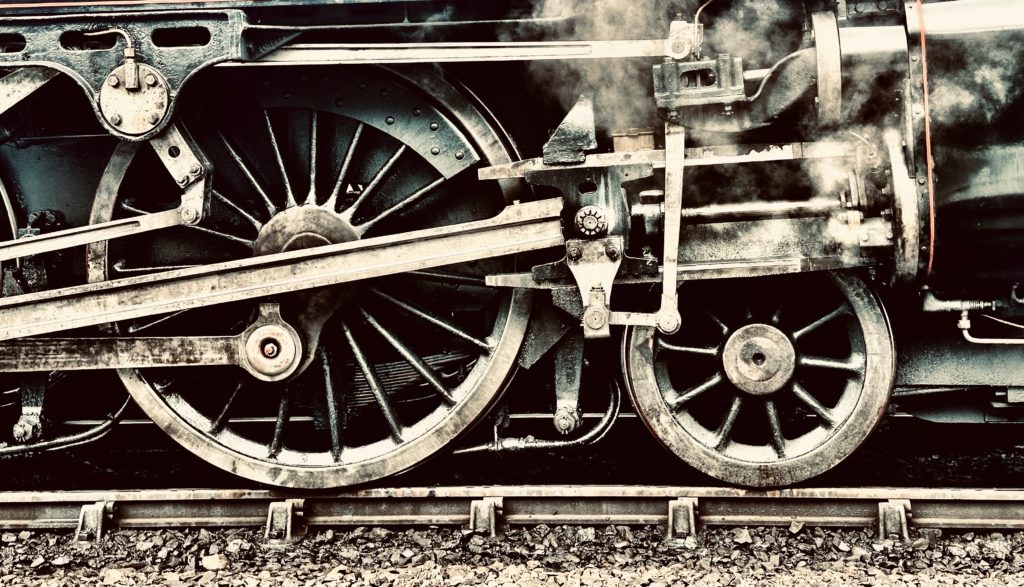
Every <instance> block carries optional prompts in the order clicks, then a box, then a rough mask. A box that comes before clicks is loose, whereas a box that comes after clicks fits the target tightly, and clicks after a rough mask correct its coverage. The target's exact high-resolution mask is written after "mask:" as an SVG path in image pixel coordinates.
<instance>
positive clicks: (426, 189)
mask: <svg viewBox="0 0 1024 587" xmlns="http://www.w3.org/2000/svg"><path fill="white" fill-rule="evenodd" d="M444 181H445V178H444V177H443V176H442V177H439V178H437V179H435V180H434V181H432V182H430V183H428V184H427V185H425V186H423V187H422V188H420V189H418V190H416V192H415V193H413V194H412V195H411V196H409V197H408V198H405V199H404V200H402V201H401V202H398V203H397V204H395V205H394V206H391V207H390V208H388V209H387V210H384V211H383V212H381V213H380V214H378V215H377V216H375V217H374V218H372V219H371V220H368V221H366V222H364V223H363V224H361V225H359V229H360V231H361V232H366V231H368V230H370V229H371V228H372V227H373V226H374V225H376V224H377V223H378V222H381V221H382V220H385V219H387V218H388V217H389V216H392V215H394V214H397V213H398V212H401V211H402V210H404V209H406V208H408V207H409V206H412V205H413V204H415V203H416V202H418V201H419V200H422V199H423V198H424V197H425V196H426V195H427V194H429V193H430V192H432V191H433V190H434V188H436V187H437V186H439V185H441V184H442V183H444Z"/></svg>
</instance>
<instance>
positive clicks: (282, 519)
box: [263, 499, 306, 544]
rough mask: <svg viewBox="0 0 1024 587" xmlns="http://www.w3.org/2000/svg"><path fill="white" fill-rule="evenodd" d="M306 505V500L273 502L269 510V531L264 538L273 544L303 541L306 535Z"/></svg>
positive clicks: (264, 534)
mask: <svg viewBox="0 0 1024 587" xmlns="http://www.w3.org/2000/svg"><path fill="white" fill-rule="evenodd" d="M305 505H306V500H304V499H288V500H285V501H275V502H272V503H271V504H270V507H269V508H268V509H267V530H266V532H264V533H263V538H264V539H265V540H266V541H267V542H270V543H272V544H283V543H289V542H295V541H297V540H301V539H302V538H303V537H304V536H305V535H306V518H305V515H304V511H303V508H305Z"/></svg>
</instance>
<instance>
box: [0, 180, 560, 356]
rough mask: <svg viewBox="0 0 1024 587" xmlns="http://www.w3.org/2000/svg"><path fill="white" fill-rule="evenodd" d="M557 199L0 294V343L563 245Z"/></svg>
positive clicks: (558, 200)
mask: <svg viewBox="0 0 1024 587" xmlns="http://www.w3.org/2000/svg"><path fill="white" fill-rule="evenodd" d="M561 210H562V201H561V199H558V198H555V199H549V200H542V201H538V202H530V203H525V204H516V205H512V206H509V207H507V208H505V210H503V211H502V212H501V213H500V214H498V215H497V216H495V217H494V218H490V219H487V220H479V221H474V222H467V223H463V224H456V225H452V226H444V227H440V228H430V229H426V230H419V231H413V232H408V233H403V234H397V235H391V236H381V237H376V238H370V239H366V240H361V241H354V242H348V243H340V244H336V245H327V246H323V247H316V248H311V249H303V250H298V251H291V252H285V253H278V254H273V255H266V256H262V257H255V258H252V259H243V260H240V261H230V262H225V263H216V264H211V265H204V266H201V267H192V268H188V269H181V270H174V271H164V272H160V273H154V274H150V275H143V276H139V277H130V278H125V279H117V280H112V281H104V282H98V283H90V284H86V285H79V286H73V287H66V288H62V289H54V290H49V291H42V292H36V293H31V294H26V295H19V296H12V297H9V298H4V299H0V315H2V316H3V319H2V321H0V340H10V339H14V338H19V337H23V336H35V335H40V334H48V333H54V332H60V331H64V330H70V329H74V328H82V327H87V326H97V325H100V324H106V323H109V322H116V321H119V320H130V319H134V318H142V317H145V316H153V315H156V314H165V313H170V312H178V311H181V310H188V309H192V308H198V307H202V306H209V305H214V304H223V303H227V302H235V301H240V300H251V299H256V298H263V297H267V296H274V295H280V294H286V293H291V292H296V291H301V290H305V289H311V288H319V287H325V286H331V285H337V284H340V283H347V282H352V281H359V280H364V279H370V278H374V277H382V276H385V275H394V274H397V273H404V272H407V271H416V270H422V269H430V268H435V267H442V266H444V265H451V264H454V263H463V262H467V261H474V260H478V259H487V258H493V257H501V256H505V255H514V254H518V253H525V252H529V251H535V250H540V249H545V248H550V247H557V246H563V245H564V242H565V241H564V239H563V237H562V229H561V222H560V220H559V214H560V213H561Z"/></svg>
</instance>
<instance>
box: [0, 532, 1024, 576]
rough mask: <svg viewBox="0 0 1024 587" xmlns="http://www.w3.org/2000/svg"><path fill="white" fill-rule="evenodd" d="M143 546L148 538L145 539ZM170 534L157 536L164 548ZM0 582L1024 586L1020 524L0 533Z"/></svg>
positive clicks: (163, 541) (1023, 538)
mask: <svg viewBox="0 0 1024 587" xmlns="http://www.w3.org/2000/svg"><path fill="white" fill-rule="evenodd" d="M142 543H149V544H152V546H151V547H148V548H140V547H139V545H140V544H142ZM158 544H162V546H157V545H158ZM0 585H31V586H40V587H65V586H67V587H80V586H81V587H87V586H88V587H94V586H97V585H117V586H122V585H123V586H132V585H138V586H143V585H161V586H166V587H176V586H185V585H188V586H195V585H204V586H211V587H214V586H215V587H283V586H288V587H307V586H320V585H323V586H326V587H341V586H346V587H378V586H389V587H390V586H402V587H404V586H410V587H419V586H423V587H426V586H434V585H451V586H482V587H504V586H507V585H516V586H519V587H549V586H550V587H605V586H620V585H621V586H624V587H625V586H629V587H632V586H634V585H636V586H640V587H654V586H656V585H664V586H666V587H668V586H673V585H696V586H701V587H709V586H717V585H723V586H724V585H729V586H754V585H792V586H812V585H826V586H832V585H834V586H840V585H842V586H846V585H881V586H889V585H891V586H910V585H914V586H915V587H938V586H945V585H972V586H992V587H995V586H1000V587H1001V586H1003V585H1019V586H1024V533H1022V534H1000V533H992V534H987V533H986V534H974V533H956V532H946V533H944V534H936V533H919V532H912V540H911V541H910V542H908V543H903V542H902V541H899V540H877V539H876V538H875V535H874V531H873V530H872V529H864V530H826V529H821V528H811V527H808V528H801V530H800V531H799V533H797V534H793V533H792V532H791V531H790V528H788V527H781V528H736V529H720V528H713V529H708V530H704V531H702V532H701V533H699V534H698V535H696V536H687V537H685V538H682V539H675V540H665V537H664V529H663V528H657V527H623V526H598V527H558V526H536V527H512V528H509V529H508V531H507V534H506V535H505V536H504V537H502V538H498V539H491V538H485V537H482V536H476V535H472V534H466V533H464V532H462V531H461V530H459V529H456V528H431V529H422V528H419V529H398V528H380V529H371V528H361V529H359V528H357V529H332V530H330V531H327V530H323V531H318V532H315V533H314V532H311V533H310V535H309V536H308V537H307V539H306V540H304V541H302V542H299V543H296V544H292V545H288V546H286V547H284V548H280V547H270V546H267V545H265V543H264V542H263V539H262V534H261V532H260V531H258V530H255V529H252V530H250V529H247V530H224V531H221V530H218V531H204V532H196V531H194V530H189V531H178V530H161V531H156V532H152V531H149V532H139V531H114V532H111V533H110V534H108V536H107V538H105V539H104V540H103V541H102V542H100V543H98V544H88V543H87V544H78V543H76V542H75V540H74V536H73V535H72V534H70V533H34V534H32V535H31V536H29V537H28V538H26V539H24V540H22V539H21V538H19V537H18V536H17V535H16V534H15V535H14V540H13V541H9V542H2V541H0Z"/></svg>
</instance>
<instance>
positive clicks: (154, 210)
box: [0, 0, 1024, 488]
mask: <svg viewBox="0 0 1024 587" xmlns="http://www.w3.org/2000/svg"><path fill="white" fill-rule="evenodd" d="M1022 37H1024V4H1021V3H1020V2H1016V1H1014V0H949V1H937V2H922V1H921V0H916V1H914V0H911V1H907V2H897V1H891V0H883V1H874V0H872V1H857V0H804V1H803V2H770V1H766V0H711V1H703V0H701V1H697V0H675V1H668V0H636V1H635V2H629V3H623V2H614V1H612V0H601V1H597V2H579V1H575V0H546V1H543V0H491V1H488V2H469V1H460V0H260V1H256V2H241V1H233V0H205V1H199V0H194V1H192V2H174V1H163V0H161V1H157V0H149V1H146V0H122V1H117V2H114V1H110V2H89V3H86V2H75V1H67V2H54V1H50V0H38V1H25V2H8V3H5V4H4V5H2V6H0V47H2V52H0V68H3V70H4V72H5V73H4V76H3V77H2V78H0V141H2V144H0V200H2V201H3V204H4V206H3V209H2V217H3V220H2V222H0V231H2V232H3V234H2V236H0V262H2V269H3V281H2V283H3V289H2V293H3V296H2V298H0V372H2V373H3V375H2V378H3V380H4V387H3V388H2V389H4V390H7V391H6V392H4V393H3V394H2V395H3V397H4V399H3V402H2V404H3V407H2V409H0V419H2V422H0V429H2V430H3V431H4V433H3V436H4V441H5V442H4V444H3V446H2V447H0V456H14V455H32V454H37V453H39V452H41V451H48V450H58V449H62V448H67V447H69V446H74V445H78V444H82V443H84V442H88V441H91V440H95V439H97V438H99V437H101V436H103V435H105V434H107V433H108V432H109V431H110V430H111V429H113V428H115V427H116V424H117V422H118V421H120V420H121V419H122V418H124V417H125V414H127V413H131V411H132V410H136V409H141V411H142V412H144V414H145V416H146V417H148V418H149V419H151V420H152V422H153V423H155V424H156V425H157V426H158V427H159V428H160V429H162V430H163V431H164V432H166V433H167V434H168V435H169V436H170V437H172V438H173V439H174V440H175V441H177V442H178V443H180V444H181V445H182V446H183V447H184V448H185V449H187V450H189V451H191V452H193V453H195V454H196V455H198V456H200V457H201V458H202V459H204V460H206V461H208V462H209V463H212V464H213V465H216V466H217V467H220V468H222V469H225V470H227V471H230V472H231V473H234V474H237V475H239V476H241V477H245V478H248V479H251V480H255V481H258V482H260V483H266V484H272V485H279V486H287V487H297V488H326V487H342V486H351V485H358V484H365V483H371V482H375V481H378V480H380V479H384V478H386V477H388V476H390V475H393V474H396V473H399V472H402V471H405V470H407V469H409V468H411V467H413V466H415V465H417V464H419V463H421V462H423V461H425V460H426V459H428V458H430V457H432V456H434V455H436V454H445V453H451V452H453V451H454V452H461V453H467V452H503V451H528V450H548V451H557V450H560V449H565V448H570V447H579V446H587V445H592V444H594V443H596V442H597V441H598V440H600V439H601V438H603V437H604V436H605V434H606V433H607V432H608V430H609V429H610V428H611V427H612V426H614V425H615V423H616V422H617V421H619V420H621V419H622V418H624V417H626V415H635V416H636V417H638V418H639V419H640V420H641V421H642V422H643V423H644V424H645V425H646V427H647V428H648V429H649V431H650V432H651V434H653V435H654V436H655V437H656V438H657V439H658V440H659V441H660V442H661V443H662V444H664V445H665V447H667V449H668V450H669V451H671V452H672V453H674V454H675V455H676V456H678V457H679V459H680V460H681V461H683V462H684V463H686V464H687V465H689V466H692V467H694V468H695V469H697V470H699V471H701V472H703V473H705V474H707V475H709V476H712V477H714V478H717V479H719V480H722V481H725V482H727V483H731V484H736V485H744V486H755V487H772V486H784V485H789V484H794V483H799V482H802V481H805V480H808V479H811V478H813V477H815V476H817V475H820V474H822V473H823V472H825V471H827V470H829V469H831V468H832V467H834V466H835V465H837V464H838V463H839V462H840V461H842V460H843V459H845V458H846V457H848V456H849V455H850V454H852V453H853V452H854V451H855V450H856V449H857V448H858V447H859V446H860V445H861V444H862V443H863V442H864V441H865V439H866V438H867V437H868V435H869V434H870V433H871V432H872V430H873V429H874V428H875V427H876V425H877V424H878V423H879V422H880V420H882V419H883V418H884V417H886V415H887V414H896V413H898V414H903V415H910V416H915V417H918V418H923V419H926V420H931V421H937V422H976V423H980V422H1014V421H1019V420H1020V419H1021V417H1022V416H1024V411H1022V407H1024V360H1022V359H1021V356H1020V345H1022V344H1024V334H1022V333H1021V332H1020V331H1021V329H1024V291H1022V290H1020V287H1019V279H1020V276H1019V268H1020V266H1021V261H1020V257H1019V256H1018V255H1020V254H1021V253H1022V252H1024V244H1022V243H1024V241H1022V239H1021V238H1020V234H1021V230H1022V228H1024V200H1022V198H1021V196H1020V192H1021V187H1020V186H1021V185H1024V144H1022V143H1021V138H1022V136H1024V125H1022V124H1021V123H1020V120H1021V117H1022V115H1024V111H1022V107H1024V101H1022V100H1020V94H1021V89H1022V88H1024V83H1022V82H1024V68H1022V67H1021V64H1022V63H1024V60H1022V59H1021V57H1022V56H1021V55H1020V53H1021V52H1022V51H1024V43H1022V42H1021V41H1022V40H1024V39H1022ZM613 294H614V296H613ZM111 374H116V378H113V377H111ZM103 377H107V379H104V378H103ZM113 379H116V381H117V384H116V385H106V383H104V384H102V385H101V384H99V383H96V382H99V381H103V382H108V381H112V380H113ZM125 389H126V390H127V399H126V398H125V395H124V390H125ZM623 390H624V391H625V392H626V394H628V397H629V399H630V400H631V401H630V402H625V401H624V398H623V397H621V396H622V394H623ZM135 406H137V408H136V407H135ZM86 414H92V417H93V420H92V424H91V425H89V426H87V427H85V428H82V427H75V426H73V425H72V421H81V420H82V419H83V418H84V417H85V415H86ZM97 414H98V416H97ZM509 414H512V415H515V414H534V415H537V414H540V415H542V417H543V418H545V419H546V420H547V423H545V430H546V434H533V433H531V434H530V435H526V434H525V433H522V431H519V430H517V428H516V426H517V424H516V422H517V421H518V420H516V419H515V418H509V417H508V416H509ZM478 425H482V426H483V427H484V428H487V427H491V426H493V434H491V431H490V430H485V432H486V434H484V435H483V437H486V439H485V440H483V441H480V442H479V443H477V442H476V441H475V440H473V441H467V440H466V439H467V438H469V439H471V440H472V439H473V438H474V437H472V436H468V437H467V435H466V434H467V432H468V431H470V430H471V429H472V428H473V427H475V426H478ZM593 450H597V449H596V448H595V449H593ZM680 466H683V465H682V464H681V465H680Z"/></svg>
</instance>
